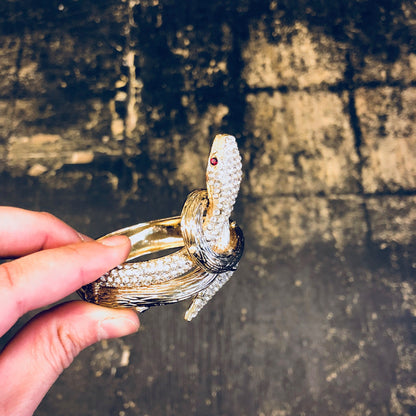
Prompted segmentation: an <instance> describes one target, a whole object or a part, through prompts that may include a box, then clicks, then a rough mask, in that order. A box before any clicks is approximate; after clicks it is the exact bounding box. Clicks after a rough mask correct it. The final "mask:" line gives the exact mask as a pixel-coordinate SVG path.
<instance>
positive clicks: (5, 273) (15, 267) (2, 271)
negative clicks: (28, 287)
mask: <svg viewBox="0 0 416 416" xmlns="http://www.w3.org/2000/svg"><path fill="white" fill-rule="evenodd" d="M21 273H22V272H21V270H19V263H18V262H15V261H12V262H8V263H3V264H2V265H0V288H1V292H2V295H3V296H2V297H7V298H8V299H9V300H10V299H13V307H14V309H15V311H16V313H17V315H18V316H21V315H23V314H24V313H25V312H26V310H25V309H24V306H23V304H24V302H23V299H22V297H21V294H22V291H21V290H19V282H18V280H19V278H18V277H19V275H21ZM10 312H11V311H10Z"/></svg>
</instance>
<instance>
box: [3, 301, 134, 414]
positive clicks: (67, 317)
mask: <svg viewBox="0 0 416 416" xmlns="http://www.w3.org/2000/svg"><path fill="white" fill-rule="evenodd" d="M138 328H139V318H138V316H137V314H136V313H135V312H134V311H133V310H129V309H119V310H115V309H107V308H103V307H100V306H97V305H93V304H89V303H86V302H81V301H77V302H70V303H66V304H64V305H60V306H58V307H56V308H53V309H51V310H49V311H46V312H43V313H41V314H39V315H38V316H37V317H36V318H35V319H33V320H32V321H30V322H29V323H28V325H27V326H26V327H25V328H23V330H22V331H21V332H19V334H18V335H17V336H16V337H15V338H14V339H13V340H12V341H11V342H10V344H9V345H8V346H7V347H6V348H5V350H4V351H3V353H2V354H1V355H0V380H7V385H5V386H2V394H1V397H0V414H10V415H11V414H13V415H31V414H32V413H33V412H34V411H35V409H36V407H37V406H38V405H39V403H40V401H41V400H42V398H43V396H44V395H45V394H46V393H47V391H48V390H49V388H50V387H51V385H52V384H53V383H54V382H55V380H56V379H57V378H58V376H59V374H60V373H61V372H62V371H63V370H64V369H65V368H66V367H68V366H69V365H70V364H71V363H72V361H73V359H74V358H75V357H76V356H77V355H78V353H79V352H80V351H81V350H83V349H84V348H86V347H88V346H89V345H91V344H93V343H94V342H97V341H99V340H101V339H107V338H114V337H119V336H123V335H128V334H131V333H133V332H136V331H137V330H138Z"/></svg>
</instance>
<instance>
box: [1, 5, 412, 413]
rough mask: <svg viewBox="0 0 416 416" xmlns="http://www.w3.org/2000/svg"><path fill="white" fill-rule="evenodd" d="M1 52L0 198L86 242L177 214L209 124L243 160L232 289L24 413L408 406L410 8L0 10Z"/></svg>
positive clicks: (161, 322) (195, 181)
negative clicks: (240, 242) (47, 217)
mask: <svg viewBox="0 0 416 416" xmlns="http://www.w3.org/2000/svg"><path fill="white" fill-rule="evenodd" d="M0 57H1V59H0V197H1V203H2V204H4V205H16V206H21V207H25V208H29V209H35V210H46V211H50V212H52V213H54V214H55V215H57V216H59V217H61V218H62V219H64V220H65V221H67V222H69V223H70V224H71V225H73V226H74V227H77V228H78V229H79V230H80V231H82V232H84V233H87V234H90V235H92V236H94V237H98V236H100V235H102V234H105V233H107V232H110V231H112V230H114V229H116V228H120V227H122V226H127V225H131V224H133V223H136V222H140V221H146V220H150V219H155V218H160V217H166V216H171V215H176V214H178V213H179V212H180V210H181V208H182V204H183V201H184V199H185V197H186V195H187V194H188V192H190V191H191V190H193V189H195V188H200V187H203V186H204V168H205V163H206V157H207V154H208V150H209V147H210V142H211V140H212V138H213V136H214V135H215V134H216V133H219V132H227V133H231V134H234V135H235V136H236V137H237V138H238V141H239V145H240V149H241V152H242V156H243V162H244V182H243V185H242V190H241V193H240V197H239V200H238V203H237V207H236V210H235V213H234V217H235V219H236V220H237V221H238V223H239V224H240V225H241V226H242V228H243V229H244V231H245V235H246V239H247V247H246V253H245V256H244V258H243V260H242V262H241V264H240V267H239V270H238V272H237V273H236V274H235V276H234V277H233V279H232V280H231V281H230V283H228V284H227V286H226V287H224V288H223V289H222V290H221V292H220V293H218V294H217V295H216V296H215V298H214V300H213V301H211V303H210V304H209V305H208V306H207V307H206V308H205V309H204V310H203V311H202V312H201V314H200V316H199V317H198V318H197V319H196V320H195V321H193V322H191V323H187V322H185V321H184V320H183V318H182V317H183V313H184V311H185V309H186V307H187V304H177V305H172V306H166V307H160V308H154V309H152V310H150V311H149V312H146V313H145V314H143V315H142V317H141V322H142V328H141V330H140V332H139V333H138V334H136V335H133V336H129V337H126V338H123V339H119V340H112V341H103V342H101V343H99V344H96V345H94V346H92V347H90V348H89V349H87V350H86V351H84V352H83V353H82V354H81V355H80V356H79V357H78V358H77V359H76V360H75V362H74V363H73V365H72V366H71V367H70V368H69V369H68V370H67V371H65V372H64V374H63V375H62V376H61V377H60V379H59V380H58V382H57V383H56V385H55V386H54V387H53V388H52V389H51V391H50V392H49V394H48V395H47V397H46V398H45V399H44V401H43V402H42V404H41V405H40V407H39V409H38V410H37V412H36V415H37V416H45V415H56V416H68V415H74V414H76V415H85V416H93V415H100V416H101V415H117V416H130V415H141V416H145V415H148V416H162V415H167V416H169V415H198V416H204V415H236V416H237V415H238V416H254V415H257V416H289V415H308V416H311V415H319V416H325V415H348V416H355V415H357V416H358V415H377V416H383V415H414V414H416V379H415V375H414V374H415V365H416V348H415V336H416V329H415V316H416V299H415V287H414V281H415V277H416V257H415V254H416V249H415V231H416V133H415V126H416V124H415V123H416V110H415V109H416V6H415V4H414V1H410V0H409V1H405V0H381V1H377V2H374V1H371V0H363V1H353V0H342V1H341V0H336V1H326V2H323V1H318V0H303V1H289V0H282V1H274V0H272V1H266V0H241V1H230V0H228V1H227V0H221V1H218V0H214V1H206V0H194V1H178V0H176V1H173V0H136V1H134V0H130V1H121V0H105V1H91V0H78V1H77V0H63V1H55V0H48V1H38V0H37V1H35V0H32V1H29V0H28V1H24V0H15V1H13V0H4V1H2V2H1V3H0ZM74 298H75V295H74ZM29 318H30V315H29V316H28V317H25V319H23V320H22V321H21V322H19V323H18V325H17V326H16V327H15V328H14V329H13V330H12V331H11V332H10V333H9V334H7V336H6V337H4V338H3V339H2V340H1V342H2V344H3V345H4V343H5V342H6V340H7V339H8V337H10V336H11V335H12V334H13V332H14V331H16V330H17V329H18V327H19V325H21V324H22V323H23V322H24V321H25V320H27V319H29Z"/></svg>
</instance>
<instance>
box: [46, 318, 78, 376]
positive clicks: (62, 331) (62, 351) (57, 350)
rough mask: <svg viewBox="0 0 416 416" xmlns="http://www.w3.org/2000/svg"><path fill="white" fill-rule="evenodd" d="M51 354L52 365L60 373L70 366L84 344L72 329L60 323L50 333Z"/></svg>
mask: <svg viewBox="0 0 416 416" xmlns="http://www.w3.org/2000/svg"><path fill="white" fill-rule="evenodd" d="M50 338H52V339H50V340H49V341H50V346H51V351H50V352H51V354H50V355H49V357H47V358H48V359H49V361H50V363H51V365H52V367H53V368H54V369H55V370H56V372H57V373H58V374H59V373H61V372H62V371H63V370H64V369H65V368H67V367H69V365H70V364H71V363H72V361H73V360H74V358H75V357H76V356H77V355H78V354H79V352H80V351H81V349H82V345H81V343H80V341H79V339H78V338H77V337H76V336H75V335H74V334H73V332H72V331H71V329H70V328H69V327H68V326H67V325H66V324H64V323H62V324H58V325H57V326H56V327H55V329H54V331H53V333H52V334H50Z"/></svg>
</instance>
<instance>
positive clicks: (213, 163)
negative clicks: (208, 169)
mask: <svg viewBox="0 0 416 416" xmlns="http://www.w3.org/2000/svg"><path fill="white" fill-rule="evenodd" d="M209 163H211V165H212V166H215V165H217V164H218V159H217V158H216V157H212V158H211V159H210V160H209Z"/></svg>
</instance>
